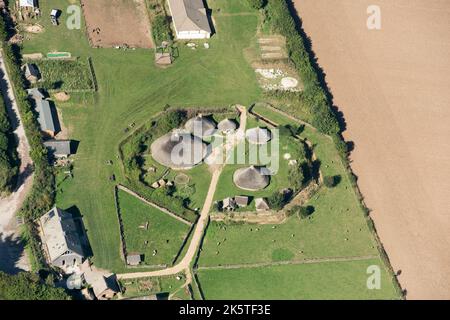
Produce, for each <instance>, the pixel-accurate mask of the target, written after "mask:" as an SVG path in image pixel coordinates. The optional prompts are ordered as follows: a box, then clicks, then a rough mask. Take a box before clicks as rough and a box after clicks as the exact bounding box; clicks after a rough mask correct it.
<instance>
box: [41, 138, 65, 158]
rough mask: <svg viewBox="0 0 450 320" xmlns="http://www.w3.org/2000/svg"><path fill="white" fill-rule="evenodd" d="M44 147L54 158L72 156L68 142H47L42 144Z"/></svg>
mask: <svg viewBox="0 0 450 320" xmlns="http://www.w3.org/2000/svg"><path fill="white" fill-rule="evenodd" d="M44 145H45V146H46V147H47V149H48V151H49V153H50V154H51V155H52V156H53V157H55V158H67V157H68V156H70V155H71V154H72V148H71V141H70V140H48V141H45V142H44Z"/></svg>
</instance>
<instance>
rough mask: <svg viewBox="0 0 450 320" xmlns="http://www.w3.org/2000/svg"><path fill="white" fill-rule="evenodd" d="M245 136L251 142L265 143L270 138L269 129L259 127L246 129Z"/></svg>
mask: <svg viewBox="0 0 450 320" xmlns="http://www.w3.org/2000/svg"><path fill="white" fill-rule="evenodd" d="M245 136H246V138H247V140H248V142H250V143H252V144H266V143H267V142H269V141H270V140H271V139H272V133H271V132H270V130H268V129H265V128H260V127H258V128H252V129H248V130H247V132H246V133H245Z"/></svg>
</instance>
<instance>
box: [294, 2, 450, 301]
mask: <svg viewBox="0 0 450 320" xmlns="http://www.w3.org/2000/svg"><path fill="white" fill-rule="evenodd" d="M293 2H294V5H295V8H296V9H297V11H298V13H299V15H300V17H301V18H302V20H303V28H304V30H305V32H306V34H307V35H308V36H310V37H311V41H312V47H313V51H314V52H315V54H316V55H317V58H318V63H319V65H320V66H321V67H322V68H323V69H324V73H326V81H327V83H328V85H329V88H330V90H331V92H332V94H333V97H334V100H333V101H334V104H335V105H336V106H337V107H338V108H339V110H340V111H342V112H343V114H344V118H345V120H346V124H347V129H346V131H345V133H344V136H345V138H346V139H347V140H350V141H353V142H354V143H355V150H354V151H353V152H352V155H351V160H352V168H353V170H354V171H355V173H356V174H357V175H358V177H359V180H358V183H359V186H360V188H361V190H362V193H363V194H364V196H365V199H366V203H367V205H368V207H369V208H371V209H372V210H373V211H372V213H371V215H372V217H373V219H374V221H375V225H376V228H377V230H378V234H379V235H380V238H381V240H382V242H383V244H384V246H385V248H386V251H387V253H388V255H389V257H390V259H391V263H392V265H393V267H394V270H395V271H399V270H401V274H400V276H399V277H398V278H399V281H400V283H401V285H402V287H403V288H404V289H406V290H407V298H408V299H433V298H435V299H449V298H450V250H449V247H450V232H449V230H450V140H449V137H450V90H449V88H450V59H449V57H450V28H449V21H450V2H449V1H447V0H395V1H392V0H379V1H376V4H377V5H379V6H380V8H381V17H382V25H381V30H368V29H367V27H366V20H367V17H368V14H367V12H366V10H367V7H368V6H369V5H372V4H374V2H373V1H371V0H358V1H356V0H341V1H339V3H337V1H336V4H334V5H330V4H331V2H332V1H330V0H294V1H293Z"/></svg>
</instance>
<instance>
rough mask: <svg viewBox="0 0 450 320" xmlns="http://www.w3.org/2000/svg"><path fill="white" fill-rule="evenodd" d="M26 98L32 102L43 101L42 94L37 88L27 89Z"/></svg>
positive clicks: (43, 96)
mask: <svg viewBox="0 0 450 320" xmlns="http://www.w3.org/2000/svg"><path fill="white" fill-rule="evenodd" d="M27 93H28V96H29V97H30V98H32V99H34V100H43V99H45V95H44V93H42V91H41V89H39V88H31V89H27Z"/></svg>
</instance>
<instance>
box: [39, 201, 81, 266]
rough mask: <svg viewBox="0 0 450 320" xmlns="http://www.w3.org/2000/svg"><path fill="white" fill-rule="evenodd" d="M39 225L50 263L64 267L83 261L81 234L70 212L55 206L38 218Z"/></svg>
mask: <svg viewBox="0 0 450 320" xmlns="http://www.w3.org/2000/svg"><path fill="white" fill-rule="evenodd" d="M39 226H40V228H41V232H42V241H43V243H44V245H45V252H46V254H47V257H48V260H49V263H50V264H52V265H53V266H56V267H59V268H65V267H68V266H74V265H79V264H81V263H82V262H83V260H84V258H85V255H84V251H83V245H82V240H81V234H80V233H79V229H77V226H76V223H75V220H74V218H73V216H72V215H71V214H70V213H68V212H65V211H63V210H61V209H59V208H56V207H55V208H53V209H51V210H50V211H49V212H47V213H46V214H45V215H43V216H42V217H41V218H40V219H39Z"/></svg>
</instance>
